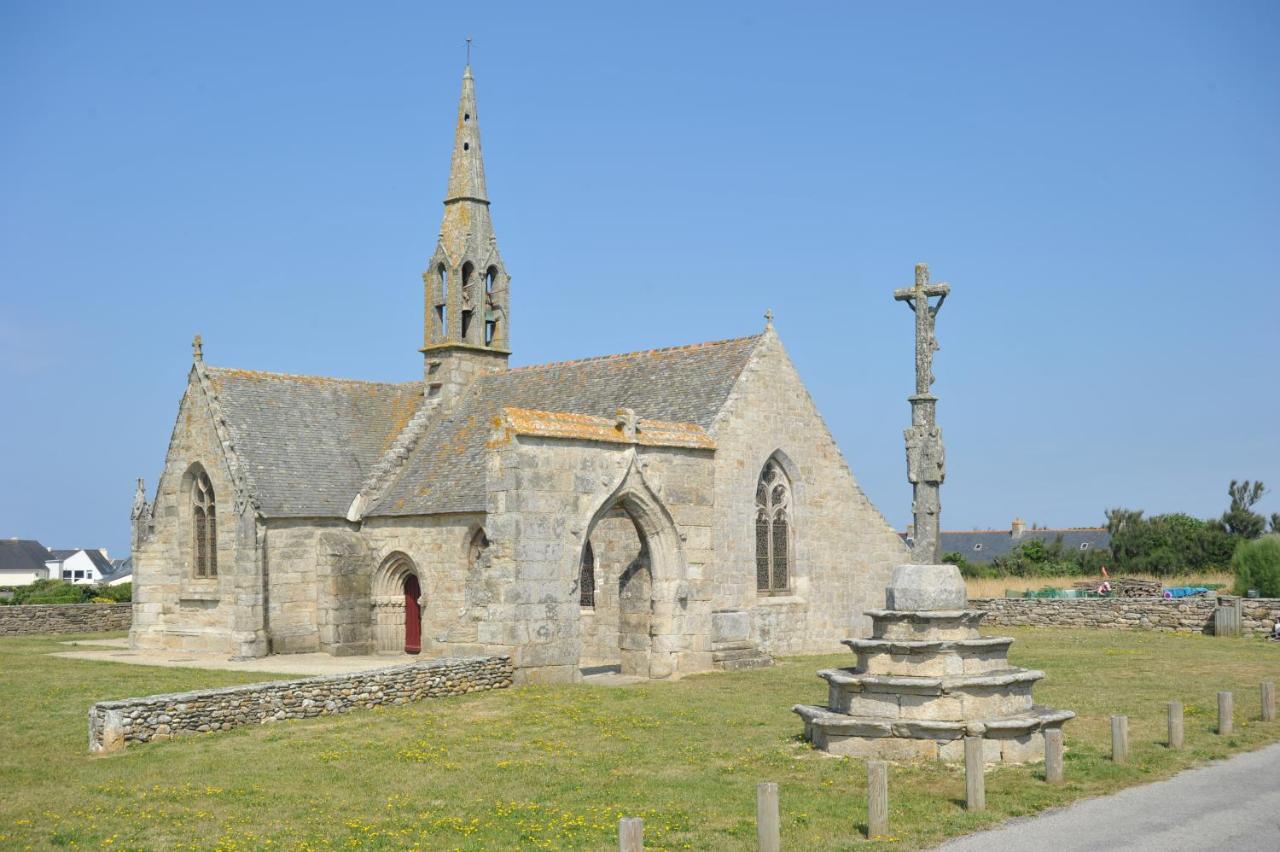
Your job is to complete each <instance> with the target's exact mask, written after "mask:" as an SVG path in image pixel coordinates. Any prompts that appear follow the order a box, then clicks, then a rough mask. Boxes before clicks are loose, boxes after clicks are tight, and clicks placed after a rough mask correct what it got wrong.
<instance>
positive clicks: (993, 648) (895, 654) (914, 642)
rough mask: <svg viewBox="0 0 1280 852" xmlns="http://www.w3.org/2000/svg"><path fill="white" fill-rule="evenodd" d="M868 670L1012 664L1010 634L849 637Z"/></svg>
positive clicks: (924, 671)
mask: <svg viewBox="0 0 1280 852" xmlns="http://www.w3.org/2000/svg"><path fill="white" fill-rule="evenodd" d="M843 644H845V645H847V646H848V647H849V649H850V650H852V651H853V652H854V653H855V654H856V655H857V659H858V666H857V667H858V670H859V671H862V672H866V673H867V674H878V675H908V676H944V675H960V674H985V673H988V672H994V671H999V670H1001V669H1007V668H1009V660H1008V654H1009V646H1010V645H1011V644H1013V639H1012V638H1011V637H1007V636H991V637H985V636H984V637H981V638H977V639H845V640H844V642H843Z"/></svg>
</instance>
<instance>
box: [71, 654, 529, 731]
mask: <svg viewBox="0 0 1280 852" xmlns="http://www.w3.org/2000/svg"><path fill="white" fill-rule="evenodd" d="M514 672H515V670H514V668H513V667H512V665H511V658H510V657H470V658H465V659H454V660H430V661H424V662H420V663H408V664H406V665H400V666H390V667H388V668H385V669H372V670H370V671H364V672H351V673H348V674H341V675H325V676H323V677H308V678H302V679H299V680H281V681H272V682H269V683H252V684H247V685H245V686H229V687H223V688H221V689H203V690H197V691H194V692H176V693H173V694H170V695H148V696H146V697H144V698H125V699H121V700H120V701H99V702H98V703H97V704H94V705H93V706H92V707H90V708H89V751H91V752H94V753H101V752H111V751H118V750H120V749H122V748H124V747H125V746H126V745H128V744H129V743H145V742H151V741H155V740H166V739H169V738H171V737H174V736H178V735H182V734H195V733H207V732H211V731H226V730H230V729H231V728H235V727H239V726H241V725H258V724H265V723H267V722H280V721H283V720H285V719H310V718H312V717H313V716H332V715H334V714H337V713H346V712H349V711H351V710H358V709H368V708H370V707H377V706H379V705H384V704H407V703H408V702H410V701H421V700H422V699H425V698H441V697H444V696H446V695H462V694H463V693H467V692H480V691H483V690H489V689H505V688H506V687H508V686H510V685H511V678H512V675H513V674H514Z"/></svg>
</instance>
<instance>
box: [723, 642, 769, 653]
mask: <svg viewBox="0 0 1280 852" xmlns="http://www.w3.org/2000/svg"><path fill="white" fill-rule="evenodd" d="M759 647H760V646H759V645H758V644H757V643H755V642H752V641H751V640H750V639H745V640H743V641H741V642H713V643H711V650H712V652H713V653H719V652H721V651H755V650H757V649H758V648H759Z"/></svg>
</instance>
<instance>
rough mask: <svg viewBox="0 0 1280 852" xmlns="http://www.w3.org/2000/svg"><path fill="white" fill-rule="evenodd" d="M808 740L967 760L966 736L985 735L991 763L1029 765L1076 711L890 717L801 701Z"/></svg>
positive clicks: (877, 753)
mask: <svg viewBox="0 0 1280 852" xmlns="http://www.w3.org/2000/svg"><path fill="white" fill-rule="evenodd" d="M791 709H792V712H794V713H796V714H797V715H799V716H800V718H801V719H803V720H804V733H805V738H806V739H808V740H809V741H810V742H812V743H813V744H814V746H815V747H817V748H820V749H823V750H824V751H829V752H831V753H832V754H844V755H850V756H854V757H882V758H888V759H891V760H894V759H912V758H934V759H938V760H945V761H948V762H960V761H963V760H964V744H963V738H964V737H965V736H980V737H983V739H984V743H983V750H984V757H985V758H986V760H987V761H989V762H996V761H1003V762H1007V763H1025V762H1029V761H1032V760H1039V759H1040V758H1041V757H1043V754H1044V746H1043V740H1042V739H1041V734H1042V732H1043V731H1044V730H1045V729H1046V728H1057V727H1061V726H1062V725H1063V723H1065V722H1067V721H1069V720H1070V719H1073V718H1075V713H1073V712H1071V711H1070V710H1055V709H1053V708H1050V707H1043V706H1040V705H1033V706H1031V707H1029V708H1028V709H1027V710H1026V711H1024V712H1021V713H1012V714H1006V715H997V716H989V717H984V718H979V719H973V720H970V721H967V722H965V721H949V720H929V719H911V720H905V719H904V720H897V721H890V720H886V719H881V718H876V717H868V716H858V715H846V714H842V713H833V712H831V711H830V710H829V709H827V708H825V707H818V706H816V705H812V704H797V705H795V706H794V707H792V708H791Z"/></svg>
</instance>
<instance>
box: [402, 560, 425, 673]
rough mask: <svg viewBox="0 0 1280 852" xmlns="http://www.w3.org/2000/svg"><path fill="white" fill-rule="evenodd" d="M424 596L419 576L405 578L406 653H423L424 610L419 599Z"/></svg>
mask: <svg viewBox="0 0 1280 852" xmlns="http://www.w3.org/2000/svg"><path fill="white" fill-rule="evenodd" d="M421 597H422V589H421V588H420V587H419V586H418V578H417V577H416V576H415V575H413V574H410V575H409V576H407V577H405V578H404V652H405V653H406V654H420V653H422V610H421V608H420V607H419V606H418V599H419V598H421Z"/></svg>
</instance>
